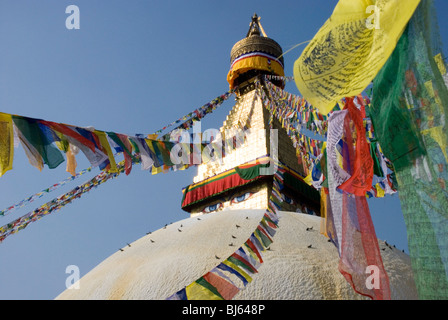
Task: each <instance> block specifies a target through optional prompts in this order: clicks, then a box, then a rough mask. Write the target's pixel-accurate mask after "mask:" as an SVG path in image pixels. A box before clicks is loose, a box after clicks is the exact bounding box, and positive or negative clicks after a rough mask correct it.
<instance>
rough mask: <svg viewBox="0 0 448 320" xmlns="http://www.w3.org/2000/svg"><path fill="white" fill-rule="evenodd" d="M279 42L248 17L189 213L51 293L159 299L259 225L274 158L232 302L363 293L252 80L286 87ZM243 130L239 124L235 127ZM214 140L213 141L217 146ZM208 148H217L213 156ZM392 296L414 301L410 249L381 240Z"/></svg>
mask: <svg viewBox="0 0 448 320" xmlns="http://www.w3.org/2000/svg"><path fill="white" fill-rule="evenodd" d="M281 56H282V48H281V47H280V45H279V44H278V43H277V42H276V41H274V40H273V39H270V38H268V37H267V36H266V34H265V32H264V30H263V28H262V26H261V24H260V19H259V17H258V16H257V15H256V14H255V15H254V16H253V17H252V21H251V23H250V27H249V31H248V32H247V34H246V37H245V38H243V39H242V40H240V41H238V42H237V43H236V44H235V45H234V47H233V48H232V50H231V60H230V71H229V73H228V75H227V80H228V82H229V85H230V88H232V89H234V88H235V90H236V103H235V105H234V107H233V108H232V110H231V111H230V113H229V114H228V116H227V118H226V120H225V121H224V123H223V126H222V127H221V128H220V130H219V134H218V135H219V136H218V137H214V140H213V141H215V142H219V141H221V143H222V142H223V141H224V142H226V143H225V147H224V148H221V147H219V148H217V150H218V149H219V150H223V152H225V155H224V156H223V157H221V156H220V155H219V154H218V155H217V156H216V157H212V158H210V159H208V161H204V162H203V163H201V164H200V165H199V166H198V172H197V175H196V177H195V178H194V180H193V183H192V184H191V185H189V186H187V187H185V188H184V189H183V194H182V209H183V210H185V211H186V212H188V213H190V217H188V218H186V219H184V220H181V221H178V222H176V223H173V224H171V225H168V226H166V228H163V229H160V230H157V231H155V232H153V233H151V234H149V235H146V236H144V237H142V238H140V239H139V240H137V241H135V242H133V243H132V244H131V246H130V247H127V248H125V250H123V251H118V252H116V253H114V254H113V255H111V256H110V257H109V258H107V259H106V260H104V261H103V262H102V263H100V264H99V265H98V266H97V267H95V268H94V269H93V270H91V271H90V272H89V273H87V274H86V275H85V276H84V277H82V278H81V279H80V280H79V283H78V285H77V286H76V288H77V289H70V288H69V289H67V290H65V291H64V292H62V293H61V294H60V295H59V296H57V297H56V299H102V300H103V299H104V300H107V299H135V300H137V299H155V300H161V299H162V300H163V299H167V298H169V297H172V296H173V294H175V293H176V292H178V291H179V290H181V289H182V288H185V287H186V286H188V285H189V284H191V283H193V282H195V281H196V280H197V279H199V278H200V277H202V276H203V275H204V274H206V273H207V272H209V271H210V270H212V269H213V268H215V267H216V266H217V265H218V264H220V263H221V262H222V261H223V260H225V259H226V258H227V257H229V256H231V255H232V254H233V253H234V252H235V250H236V249H237V248H239V247H240V246H241V245H242V244H243V243H244V242H245V241H246V240H247V239H248V238H249V237H250V236H251V234H252V233H253V231H254V230H255V229H256V228H257V225H258V224H259V222H260V220H261V219H262V218H263V216H264V215H265V212H266V210H267V209H268V206H269V197H270V195H271V191H272V188H273V183H274V182H273V173H274V172H275V170H276V167H275V164H276V163H280V164H281V165H282V168H283V169H284V172H283V174H284V188H283V189H282V195H281V196H282V198H283V200H284V201H282V207H281V209H280V211H279V212H278V213H277V214H278V217H279V220H278V229H277V231H276V233H275V235H274V237H273V242H272V244H271V245H270V246H269V248H268V249H269V250H266V251H264V252H263V260H264V261H263V263H262V265H261V266H260V268H259V270H258V272H257V273H256V274H255V275H253V276H252V281H251V282H250V283H248V284H247V285H246V286H245V287H244V288H242V290H239V292H238V293H236V295H234V296H233V299H234V300H239V299H244V300H287V299H290V300H302V299H303V300H309V299H315V300H337V299H344V300H347V299H350V300H351V299H353V300H358V299H366V297H364V296H362V295H360V294H358V293H356V292H355V291H354V290H353V288H352V287H351V286H350V285H349V283H348V282H347V281H346V279H345V278H344V277H343V276H342V274H341V273H340V271H339V269H338V263H339V254H338V250H337V248H336V247H335V246H334V244H332V243H331V242H329V241H328V239H327V238H326V237H325V236H324V235H323V234H321V232H320V231H319V230H320V224H321V220H322V218H321V217H320V202H319V194H318V192H317V191H316V190H315V189H314V188H312V187H310V186H309V185H308V184H307V183H305V182H304V181H303V177H304V173H303V167H302V164H301V163H299V162H298V159H297V156H296V150H295V148H294V147H293V145H292V142H291V139H290V138H289V136H288V135H287V133H286V131H285V130H284V129H282V127H281V124H280V123H279V122H278V121H277V120H276V119H271V118H270V114H269V112H268V111H267V109H265V108H264V107H263V104H262V101H261V99H260V96H259V94H257V90H256V85H255V81H256V80H257V79H258V80H259V79H261V78H260V76H262V75H271V76H277V77H273V79H276V80H273V83H274V84H275V85H277V86H279V87H284V82H283V80H278V79H282V78H281V77H283V76H284V66H283V63H284V61H283V59H282V58H281ZM242 128H243V129H245V130H243V132H242V133H241V132H240V131H239V130H241V129H242ZM218 145H219V144H218ZM215 155H216V154H215ZM379 245H380V248H382V249H383V248H386V249H385V250H381V254H382V258H383V263H384V267H385V269H386V271H387V273H388V277H389V281H390V287H391V296H392V299H417V291H416V288H415V284H414V279H413V275H412V269H411V265H410V259H409V256H408V255H406V254H405V253H403V252H402V251H400V250H398V249H394V248H389V247H387V246H386V245H385V243H384V242H383V241H379Z"/></svg>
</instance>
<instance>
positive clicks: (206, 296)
mask: <svg viewBox="0 0 448 320" xmlns="http://www.w3.org/2000/svg"><path fill="white" fill-rule="evenodd" d="M185 293H186V295H187V297H188V300H222V298H221V297H219V296H217V295H216V294H214V293H213V292H211V291H210V290H208V289H207V288H205V287H204V286H202V285H200V284H199V283H197V282H193V283H191V284H189V285H188V286H186V287H185Z"/></svg>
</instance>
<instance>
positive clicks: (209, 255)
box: [56, 209, 418, 300]
mask: <svg viewBox="0 0 448 320" xmlns="http://www.w3.org/2000/svg"><path fill="white" fill-rule="evenodd" d="M265 212H266V211H265V210H263V209H249V210H224V211H220V212H214V213H210V214H206V215H201V216H199V217H190V218H187V219H184V220H181V221H178V222H176V223H173V224H170V225H168V226H166V227H165V228H162V229H159V230H157V231H155V232H153V233H151V234H148V235H146V236H144V237H142V238H140V239H139V240H137V241H135V242H133V243H131V244H130V245H131V246H130V247H129V246H128V247H125V248H123V251H117V252H116V253H114V254H113V255H111V256H110V257H109V258H107V259H106V260H104V261H103V262H102V263H100V264H99V265H98V266H97V267H95V268H94V269H93V270H91V271H90V272H89V273H87V274H86V275H85V276H84V277H82V278H81V279H80V280H79V283H77V285H78V286H77V287H78V289H67V290H65V291H64V292H62V293H61V294H60V295H59V296H58V297H56V299H60V300H63V299H71V300H81V299H96V300H98V299H101V300H114V299H120V300H126V299H133V300H137V299H145V300H150V299H155V300H162V299H166V298H168V297H169V296H171V295H172V294H174V293H176V292H177V291H178V290H180V289H182V288H184V287H185V286H187V285H189V284H190V283H192V282H194V281H196V280H197V279H198V278H200V277H201V276H203V275H204V274H206V273H207V272H208V271H210V270H212V269H213V268H214V267H216V266H217V265H218V264H219V263H220V262H221V261H223V260H225V259H226V258H227V257H229V256H230V255H231V254H232V253H234V252H235V250H236V249H237V248H239V247H240V246H241V245H242V244H243V243H244V242H245V241H246V240H247V239H248V238H249V237H250V235H251V234H252V232H253V231H254V230H255V228H256V227H257V225H258V224H259V222H260V220H261V218H262V217H263V214H264V213H265ZM278 217H279V227H278V229H276V230H277V232H276V234H275V235H274V237H273V243H272V244H271V245H270V247H269V249H270V250H266V251H264V252H263V253H262V254H263V260H264V263H262V264H261V266H260V267H259V269H258V273H256V274H255V275H254V276H253V277H252V278H253V280H252V282H250V283H249V284H248V285H247V286H246V287H245V288H243V289H242V290H241V291H239V293H238V294H237V295H236V296H235V297H234V300H238V299H244V300H307V299H308V300H309V299H313V300H335V299H345V300H348V299H350V300H354V299H366V298H365V297H363V296H361V295H359V294H357V293H356V292H355V291H354V290H353V289H352V287H351V286H350V285H349V284H348V282H347V281H346V279H345V278H344V277H343V276H342V274H341V273H340V272H339V270H338V262H339V255H338V251H337V248H336V247H335V246H334V245H333V244H332V243H331V242H328V240H327V238H326V237H325V236H324V235H322V234H321V233H320V231H319V229H320V222H321V219H322V218H320V217H317V216H313V215H308V214H302V213H295V212H285V211H280V212H279V213H278ZM310 245H311V247H309V246H310ZM379 245H380V249H383V248H384V250H380V251H381V254H382V258H383V263H384V267H385V270H386V271H387V273H388V276H389V281H390V287H391V298H392V299H400V300H404V299H417V298H418V296H417V291H416V288H415V284H414V280H413V276H412V270H411V265H410V259H409V256H408V255H406V254H405V253H403V252H401V251H400V250H398V249H395V248H390V247H388V246H386V245H385V243H384V242H382V241H379Z"/></svg>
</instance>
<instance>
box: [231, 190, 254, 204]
mask: <svg viewBox="0 0 448 320" xmlns="http://www.w3.org/2000/svg"><path fill="white" fill-rule="evenodd" d="M251 195H253V192H246V193H244V194H242V195H240V196H236V197H234V198H233V199H232V203H240V202H243V201H246V200H247V199H249V198H250V196H251Z"/></svg>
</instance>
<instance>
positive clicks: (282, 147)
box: [182, 14, 319, 216]
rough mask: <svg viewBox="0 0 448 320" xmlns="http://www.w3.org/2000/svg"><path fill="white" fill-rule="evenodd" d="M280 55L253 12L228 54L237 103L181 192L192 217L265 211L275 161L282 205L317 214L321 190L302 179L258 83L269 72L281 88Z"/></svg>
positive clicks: (290, 147)
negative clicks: (282, 176)
mask: <svg viewBox="0 0 448 320" xmlns="http://www.w3.org/2000/svg"><path fill="white" fill-rule="evenodd" d="M282 53H283V52H282V48H281V46H280V45H279V44H278V43H277V42H276V41H275V40H273V39H271V38H268V37H267V36H266V33H265V32H264V30H263V28H262V26H261V24H260V18H259V17H258V16H257V15H256V14H254V16H253V17H252V21H251V23H250V26H249V30H248V32H247V34H246V37H245V38H243V39H241V40H240V41H238V42H237V43H235V45H234V46H233V48H232V50H231V52H230V70H229V73H228V75H227V81H228V82H229V86H230V88H231V89H234V90H235V94H236V103H235V105H234V106H233V108H232V110H231V111H230V113H229V114H228V116H227V118H226V120H225V121H224V123H223V126H222V127H221V128H220V130H219V132H218V133H217V134H216V136H215V137H214V140H213V142H214V144H213V145H214V146H215V150H214V151H215V154H214V156H215V157H211V158H210V159H206V161H204V157H203V162H202V163H201V164H200V165H199V166H198V173H197V175H196V177H195V178H194V180H193V184H192V185H190V186H188V187H186V188H184V190H183V199H182V208H183V209H184V210H185V211H187V212H190V213H191V215H192V216H195V215H199V214H204V213H210V212H214V211H220V210H224V209H226V208H230V207H231V208H232V209H267V208H268V201H269V195H270V190H271V187H272V180H273V176H272V174H273V173H275V170H276V167H275V161H277V160H278V161H279V163H281V164H282V165H283V166H284V167H285V168H286V170H287V172H288V174H287V178H286V181H285V182H286V185H287V188H285V189H284V190H283V196H284V197H285V199H284V200H285V201H284V205H285V208H283V209H284V210H286V211H297V212H303V213H312V214H316V215H319V194H318V192H317V191H316V190H315V189H313V188H312V187H310V186H308V185H307V184H306V183H305V182H304V181H303V178H304V174H303V170H302V168H301V166H300V165H299V163H298V160H297V156H296V150H295V148H294V146H293V144H292V141H291V139H290V138H289V136H288V135H287V133H286V131H285V130H284V129H283V128H282V127H281V124H280V123H279V122H278V121H277V120H276V119H272V118H271V116H270V113H269V111H268V110H267V109H266V108H265V107H264V106H263V103H262V101H261V98H260V94H259V91H258V90H260V86H256V81H257V82H258V83H259V84H261V90H263V81H264V80H263V79H264V78H263V76H265V75H267V76H276V77H273V78H272V79H273V80H272V81H271V82H272V83H273V84H275V85H276V86H279V87H281V88H283V87H284V80H283V79H284V61H283V57H282ZM278 79H280V80H278ZM217 150H218V151H217ZM250 168H252V169H251V170H249V169H250ZM243 172H244V173H245V174H243ZM248 173H251V174H248Z"/></svg>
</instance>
